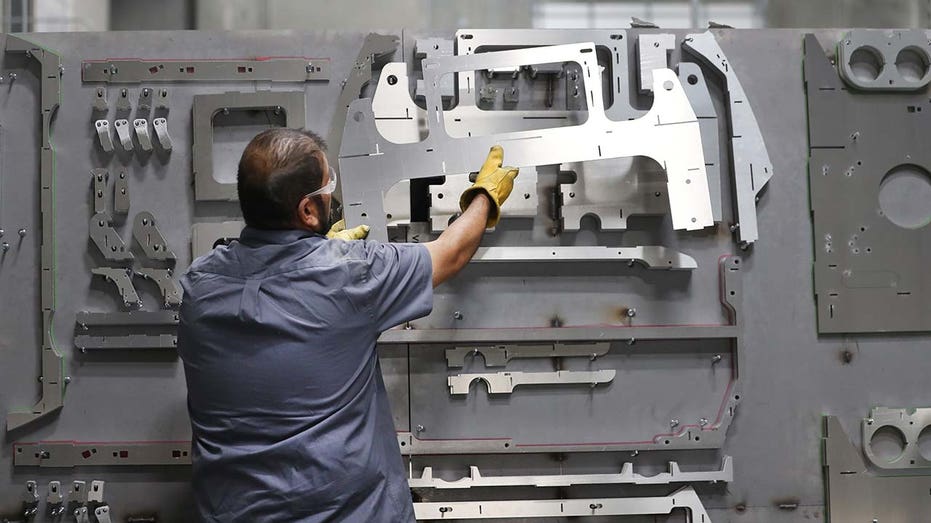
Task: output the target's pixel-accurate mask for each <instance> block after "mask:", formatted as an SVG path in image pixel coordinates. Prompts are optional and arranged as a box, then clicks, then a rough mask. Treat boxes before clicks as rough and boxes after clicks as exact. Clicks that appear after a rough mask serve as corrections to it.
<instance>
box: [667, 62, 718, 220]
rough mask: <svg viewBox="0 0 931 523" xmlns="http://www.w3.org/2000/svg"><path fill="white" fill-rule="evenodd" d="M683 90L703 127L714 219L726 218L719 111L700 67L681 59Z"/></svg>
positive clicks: (680, 79)
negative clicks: (722, 183) (722, 188)
mask: <svg viewBox="0 0 931 523" xmlns="http://www.w3.org/2000/svg"><path fill="white" fill-rule="evenodd" d="M676 69H677V72H678V73H679V82H681V83H682V89H684V90H685V95H686V96H688V98H689V103H691V104H692V109H694V110H695V117H696V118H698V126H699V127H700V128H701V146H702V151H704V154H705V171H707V173H708V191H709V192H710V193H711V213H712V215H714V221H716V222H720V221H721V220H723V219H724V215H723V212H722V210H721V207H722V203H721V198H722V194H721V146H720V143H721V141H720V138H719V136H720V135H719V134H718V112H717V110H715V108H714V102H713V101H712V99H711V91H709V90H708V83H707V82H706V81H705V75H704V74H702V72H701V67H700V66H699V65H698V64H695V63H692V62H679V65H678V66H677V67H676Z"/></svg>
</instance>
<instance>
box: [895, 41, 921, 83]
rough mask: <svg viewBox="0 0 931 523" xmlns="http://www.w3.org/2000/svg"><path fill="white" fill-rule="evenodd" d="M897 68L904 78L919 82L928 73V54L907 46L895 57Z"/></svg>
mask: <svg viewBox="0 0 931 523" xmlns="http://www.w3.org/2000/svg"><path fill="white" fill-rule="evenodd" d="M895 68H896V70H897V71H898V72H899V74H900V75H902V78H904V79H906V80H908V81H910V82H917V81H920V80H921V79H922V78H924V77H925V75H926V74H928V55H926V54H925V53H924V52H922V51H919V50H918V49H916V48H914V47H906V48H905V49H902V50H901V51H899V54H898V55H896V57H895Z"/></svg>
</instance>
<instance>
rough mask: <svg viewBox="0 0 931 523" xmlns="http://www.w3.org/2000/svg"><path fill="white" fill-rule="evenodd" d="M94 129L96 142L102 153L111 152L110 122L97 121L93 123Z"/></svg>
mask: <svg viewBox="0 0 931 523" xmlns="http://www.w3.org/2000/svg"><path fill="white" fill-rule="evenodd" d="M94 128H95V129H97V142H98V143H100V148H101V149H103V152H105V153H111V152H113V136H111V135H110V122H108V121H106V120H97V121H95V122H94Z"/></svg>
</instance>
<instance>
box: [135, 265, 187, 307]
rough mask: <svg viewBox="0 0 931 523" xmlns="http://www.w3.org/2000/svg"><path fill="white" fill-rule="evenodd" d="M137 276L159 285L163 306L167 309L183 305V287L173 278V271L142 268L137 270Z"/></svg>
mask: <svg viewBox="0 0 931 523" xmlns="http://www.w3.org/2000/svg"><path fill="white" fill-rule="evenodd" d="M136 274H138V275H139V276H142V277H143V278H145V279H147V280H151V281H153V282H155V284H156V285H158V290H159V292H160V293H161V294H162V304H163V306H164V307H165V308H166V309H170V308H172V307H177V306H179V305H181V287H179V286H178V283H177V282H176V281H175V280H174V278H172V276H171V274H172V273H171V269H153V268H151V267H141V268H139V269H136Z"/></svg>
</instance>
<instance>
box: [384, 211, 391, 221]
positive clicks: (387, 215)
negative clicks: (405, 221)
mask: <svg viewBox="0 0 931 523" xmlns="http://www.w3.org/2000/svg"><path fill="white" fill-rule="evenodd" d="M385 219H388V220H390V219H391V213H390V212H389V213H388V214H386V215H385Z"/></svg>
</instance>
